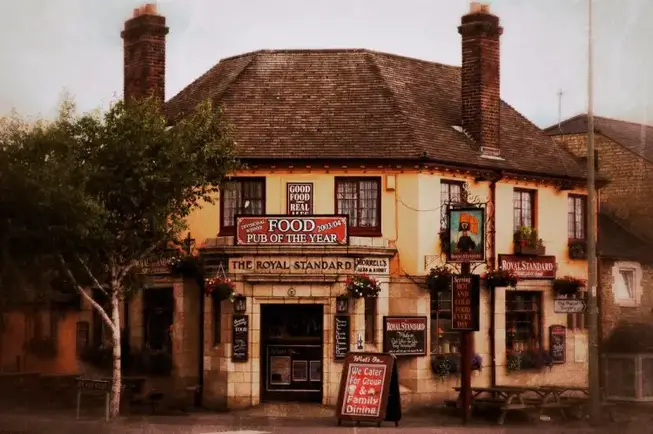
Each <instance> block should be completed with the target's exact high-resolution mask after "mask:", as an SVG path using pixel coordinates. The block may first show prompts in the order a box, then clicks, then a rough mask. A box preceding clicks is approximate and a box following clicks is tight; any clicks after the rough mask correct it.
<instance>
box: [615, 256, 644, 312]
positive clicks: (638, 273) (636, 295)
mask: <svg viewBox="0 0 653 434" xmlns="http://www.w3.org/2000/svg"><path fill="white" fill-rule="evenodd" d="M612 295H613V296H614V301H615V304H617V305H619V306H623V307H635V306H638V305H639V304H640V301H641V298H642V267H641V265H640V264H639V263H637V262H630V261H621V262H615V263H614V265H613V266H612Z"/></svg>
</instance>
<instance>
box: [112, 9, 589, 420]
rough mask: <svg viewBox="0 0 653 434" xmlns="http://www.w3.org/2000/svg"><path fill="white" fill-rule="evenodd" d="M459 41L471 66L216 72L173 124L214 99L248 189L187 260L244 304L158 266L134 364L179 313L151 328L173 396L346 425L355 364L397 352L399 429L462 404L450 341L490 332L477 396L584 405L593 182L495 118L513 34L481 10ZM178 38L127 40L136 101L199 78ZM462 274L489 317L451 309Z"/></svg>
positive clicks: (256, 59)
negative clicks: (535, 388)
mask: <svg viewBox="0 0 653 434" xmlns="http://www.w3.org/2000/svg"><path fill="white" fill-rule="evenodd" d="M451 31H452V32H458V33H459V34H460V35H461V46H462V50H461V51H462V66H448V65H442V64H438V63H433V62H429V61H424V60H419V59H413V58H407V57H402V56H399V55H395V54H387V53H380V52H375V51H369V50H365V49H334V50H261V51H255V52H251V53H244V54H241V55H238V56H234V57H230V58H226V59H222V60H221V61H220V62H218V63H217V64H216V65H215V66H214V67H212V68H211V69H210V70H209V71H207V72H206V73H205V74H204V75H202V76H201V77H199V78H198V79H196V80H195V81H193V82H191V83H190V84H189V85H188V86H187V87H186V88H184V89H183V90H181V91H180V92H179V93H178V94H177V95H175V96H174V97H172V99H170V100H168V101H167V102H165V108H166V113H167V115H168V117H169V120H170V123H171V125H174V123H175V122H176V121H178V120H179V119H181V118H182V117H183V116H184V115H185V114H186V113H188V112H189V111H190V110H191V109H192V108H193V107H194V106H195V105H196V104H197V103H199V102H201V101H202V100H204V99H205V98H213V99H214V100H215V101H216V102H217V103H219V104H221V105H222V106H223V108H224V113H225V115H226V117H227V118H228V119H229V121H230V122H231V123H232V124H233V126H234V134H235V136H236V140H237V142H238V152H239V155H240V157H242V159H243V161H244V162H245V163H246V168H245V169H243V170H242V171H241V172H239V173H234V174H233V176H231V177H229V178H228V179H227V180H226V181H225V182H224V184H223V185H222V186H221V194H220V197H219V200H217V201H216V203H215V205H211V204H205V205H204V206H203V207H202V208H201V209H199V210H197V211H196V212H195V213H193V214H192V215H191V216H190V217H189V219H188V225H189V233H188V239H187V241H188V246H190V247H192V253H193V254H194V255H197V256H198V257H200V258H201V259H202V261H203V263H204V264H205V272H206V273H207V275H206V277H207V278H208V277H213V278H216V279H220V282H223V283H224V282H228V283H230V284H233V287H234V291H235V293H236V294H237V296H236V297H235V298H234V300H233V301H232V300H229V299H224V300H217V299H215V298H214V297H213V296H204V295H203V294H202V293H201V290H200V289H199V287H198V284H197V283H196V282H195V281H194V280H193V279H184V278H183V277H180V276H179V275H176V274H171V273H170V271H169V269H168V268H166V267H165V266H159V267H158V268H157V267H155V266H154V265H152V266H150V267H149V268H148V272H149V273H150V275H149V279H148V282H149V283H148V285H147V286H148V287H147V288H146V289H145V290H144V291H142V293H141V294H140V295H139V296H137V297H136V298H135V299H134V300H133V301H131V302H130V303H129V304H128V306H126V308H125V309H128V310H129V315H128V319H127V320H126V326H125V329H126V331H127V335H128V336H129V340H128V341H129V345H130V348H131V350H132V351H136V350H141V349H142V350H143V351H145V349H146V348H149V347H150V346H151V344H152V342H154V341H156V339H155V336H154V335H153V334H152V333H153V332H152V330H154V329H156V327H155V326H154V325H153V324H154V323H153V322H152V321H153V320H152V318H154V316H153V314H147V312H159V313H160V312H167V313H166V314H165V315H163V316H161V315H159V316H158V317H157V318H158V320H157V321H158V323H157V324H159V323H160V324H159V326H160V325H161V324H163V326H164V327H168V328H169V330H170V345H169V346H168V347H166V348H168V350H167V351H169V353H170V354H171V358H172V373H171V379H170V380H169V381H167V382H162V381H161V380H157V381H158V383H157V384H158V385H159V387H160V388H165V387H166V385H167V386H168V387H169V390H168V392H167V393H168V394H169V395H172V396H183V394H185V393H187V390H189V388H190V389H192V390H197V391H198V393H199V394H200V395H201V400H202V404H203V405H204V406H205V407H208V408H229V409H236V408H244V407H250V406H254V405H257V404H259V403H261V402H263V401H274V400H286V401H287V400H291V401H312V402H317V403H322V404H326V405H335V404H336V400H337V394H338V384H339V381H340V377H341V373H342V361H343V358H344V356H345V355H346V354H347V352H350V351H351V352H358V351H367V352H391V353H393V354H395V355H396V357H397V366H398V374H399V384H400V390H401V396H402V403H403V406H404V408H405V409H407V408H412V407H419V406H428V405H434V404H437V403H439V402H441V401H442V400H444V399H447V398H451V397H452V396H453V394H454V392H453V390H452V387H454V386H456V385H458V384H459V383H460V377H459V374H458V372H459V370H460V358H459V354H458V353H459V349H460V343H459V332H458V331H456V330H453V328H452V327H456V325H454V324H453V323H456V324H458V325H457V327H461V326H462V327H465V324H467V325H469V324H470V321H474V320H478V332H476V333H474V354H475V357H474V362H473V367H475V368H482V369H478V370H477V371H475V374H474V376H473V379H472V381H473V384H474V385H476V386H483V385H491V384H497V385H506V384H523V383H529V384H561V385H583V384H584V382H585V379H586V377H587V376H586V371H587V333H586V330H585V329H584V327H583V326H584V321H583V320H582V316H583V314H582V313H579V314H567V313H565V312H566V310H565V309H567V310H569V308H568V307H567V308H565V306H569V305H573V302H570V303H567V304H565V303H564V302H565V301H568V299H571V298H574V297H582V296H583V291H584V286H583V283H582V282H581V281H580V280H579V281H577V280H574V279H571V278H568V279H565V276H571V277H574V278H577V279H584V278H585V276H586V275H587V261H586V259H585V258H584V255H580V254H578V252H577V251H576V250H573V251H572V250H571V249H570V247H569V246H570V242H571V241H573V242H574V243H575V244H574V245H583V243H584V239H585V225H584V221H585V213H586V208H585V199H584V198H585V195H586V190H585V185H586V179H585V169H584V166H583V163H582V161H578V160H576V159H574V158H573V157H572V155H571V154H569V153H567V152H565V151H564V150H562V149H561V148H559V147H558V146H557V145H556V143H554V141H553V140H552V139H551V138H550V137H548V136H547V135H546V134H545V133H544V132H542V131H541V130H540V129H539V128H538V127H536V126H535V125H534V124H533V123H531V122H529V121H528V120H527V119H526V118H524V117H523V116H522V115H521V114H520V113H518V111H517V110H516V109H515V108H512V107H511V106H510V105H508V104H506V103H504V102H502V101H501V100H500V99H499V95H500V89H499V75H500V74H499V70H500V56H499V40H500V37H501V35H502V33H503V28H502V27H501V26H500V24H499V19H498V18H497V17H496V16H494V15H493V14H492V13H491V12H490V11H489V8H488V6H486V5H482V4H478V3H472V5H471V8H470V11H469V12H468V13H467V14H465V15H464V16H463V17H462V18H461V20H460V22H458V23H456V22H452V23H451ZM167 33H168V28H167V27H166V21H165V18H164V17H163V16H161V15H160V14H159V13H158V12H157V10H156V8H155V7H154V6H152V5H148V6H144V7H141V8H139V9H137V10H136V11H135V13H134V16H133V17H132V18H130V19H129V20H128V21H127V22H126V25H125V31H124V32H123V33H122V37H123V39H124V49H125V65H124V71H125V97H127V98H131V97H138V96H142V95H147V94H153V95H155V96H156V97H157V98H160V99H161V100H162V101H165V95H164V84H165V67H164V65H165V61H168V62H182V61H183V59H181V58H179V59H175V58H168V59H166V57H165V38H166V34H167ZM504 37H507V38H519V35H518V34H510V33H508V34H507V35H506V36H504ZM433 47H434V48H433V49H434V50H437V44H436V43H435V42H434V43H433ZM144 52H147V53H149V54H148V57H147V60H145V59H144V56H142V53H144ZM532 85H533V86H537V83H532ZM459 208H466V209H469V211H467V212H464V213H458V214H456V216H457V217H456V218H457V219H458V220H456V223H455V228H454V227H451V228H450V226H451V224H450V221H449V214H450V211H451V210H458V209H459ZM478 210H482V211H481V212H477V211H478ZM451 218H452V220H451V221H452V222H453V221H454V220H453V218H454V217H453V211H451ZM449 229H451V230H449ZM454 236H455V237H456V238H452V237H454ZM463 239H464V241H463ZM447 252H449V253H447ZM455 252H458V253H455ZM461 252H463V253H461ZM464 252H476V253H474V254H472V253H464ZM456 255H458V256H457V257H458V259H460V258H463V259H464V258H468V260H469V262H471V268H472V272H473V274H474V275H478V276H481V277H483V278H481V279H480V294H479V301H478V304H477V305H474V303H473V302H472V301H470V300H471V299H464V300H463V301H462V302H461V301H460V300H458V301H457V302H456V303H461V304H460V305H456V304H454V303H452V291H451V287H450V285H448V284H445V285H442V284H441V283H442V281H443V280H442V279H440V280H438V279H437V277H438V276H440V274H438V273H441V272H443V270H445V271H446V270H449V271H452V270H453V271H454V272H456V271H455V270H459V265H460V264H457V263H449V264H448V261H449V262H451V261H453V260H454V259H455V257H456ZM465 255H467V256H465ZM162 261H163V260H162ZM161 264H164V262H161V263H160V264H159V265H161ZM499 267H501V269H502V270H504V271H506V270H507V271H510V272H512V274H505V273H504V274H503V275H500V273H499V271H500V270H499ZM431 270H433V271H432V272H431ZM429 273H432V274H431V277H432V279H430V280H427V276H429ZM486 273H487V274H486ZM515 275H516V276H517V277H519V280H518V281H517V282H516V285H514V286H515V287H512V286H511V284H512V283H515V282H514V279H513V277H514V276H515ZM448 279H450V278H448ZM444 281H446V282H449V281H450V280H447V279H446V278H445V279H444ZM427 282H430V283H427ZM433 282H435V283H433ZM437 282H440V283H439V284H436V283H437ZM464 284H465V282H462V283H460V282H458V283H456V285H457V286H456V287H458V285H464ZM565 284H566V285H567V286H565ZM561 288H563V289H561ZM564 288H567V289H564ZM570 288H571V289H570ZM205 290H206V285H205ZM377 291H378V294H377ZM463 292H464V291H463ZM155 294H159V295H160V297H158V299H159V300H163V301H160V302H158V303H160V305H159V307H158V308H155V309H154V310H152V309H150V308H147V307H146V306H147V305H150V306H151V305H153V303H155V302H154V301H153V300H155V299H157V296H155ZM367 295H376V296H373V297H372V296H367ZM359 296H360V297H359ZM556 298H557V299H558V301H555V300H556ZM461 306H462V307H461ZM561 306H562V307H561ZM157 309H158V310H157ZM572 310H573V309H572ZM148 315H149V316H148ZM159 328H160V327H159ZM166 330H167V329H166ZM488 336H489V339H488ZM159 346H161V345H159ZM198 386H199V387H198Z"/></svg>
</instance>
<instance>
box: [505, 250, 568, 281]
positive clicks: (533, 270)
mask: <svg viewBox="0 0 653 434" xmlns="http://www.w3.org/2000/svg"><path fill="white" fill-rule="evenodd" d="M499 266H500V267H501V268H502V269H504V270H507V271H512V272H513V273H514V274H515V275H516V276H517V277H519V278H520V279H555V278H556V271H557V269H558V264H557V262H556V257H555V256H517V255H499Z"/></svg>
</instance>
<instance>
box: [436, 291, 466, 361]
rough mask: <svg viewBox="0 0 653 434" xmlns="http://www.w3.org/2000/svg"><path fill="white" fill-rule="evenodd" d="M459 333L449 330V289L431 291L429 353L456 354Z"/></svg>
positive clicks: (458, 349)
mask: <svg viewBox="0 0 653 434" xmlns="http://www.w3.org/2000/svg"><path fill="white" fill-rule="evenodd" d="M459 337H460V333H459V332H457V331H453V330H451V291H440V292H432V293H431V354H458V353H459V352H460V340H459Z"/></svg>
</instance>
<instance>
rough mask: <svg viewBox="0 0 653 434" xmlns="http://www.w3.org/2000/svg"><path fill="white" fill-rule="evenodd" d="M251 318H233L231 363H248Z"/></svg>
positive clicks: (234, 316) (244, 316) (241, 316)
mask: <svg viewBox="0 0 653 434" xmlns="http://www.w3.org/2000/svg"><path fill="white" fill-rule="evenodd" d="M248 337H249V317H248V316H247V315H235V314H234V315H233V316H232V317H231V361H232V362H246V361H247V359H248V358H249V339H248Z"/></svg>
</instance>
